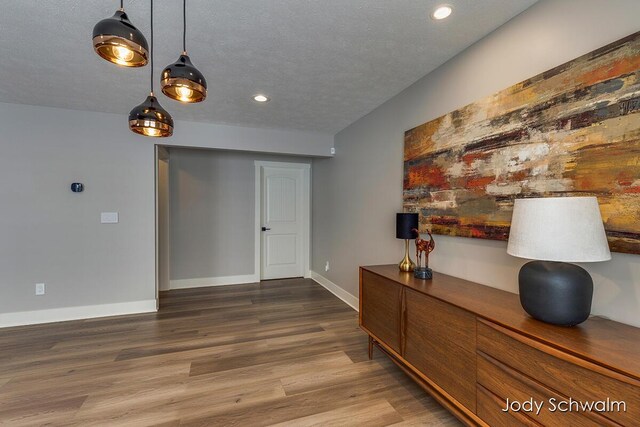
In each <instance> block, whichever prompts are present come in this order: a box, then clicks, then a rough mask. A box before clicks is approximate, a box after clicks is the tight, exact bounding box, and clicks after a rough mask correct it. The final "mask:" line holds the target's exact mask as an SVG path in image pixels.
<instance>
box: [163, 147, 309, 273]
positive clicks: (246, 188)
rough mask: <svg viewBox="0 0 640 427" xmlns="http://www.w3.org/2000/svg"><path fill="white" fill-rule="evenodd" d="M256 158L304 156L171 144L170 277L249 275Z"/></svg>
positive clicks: (293, 159)
mask: <svg viewBox="0 0 640 427" xmlns="http://www.w3.org/2000/svg"><path fill="white" fill-rule="evenodd" d="M255 160H268V161H275V162H297V163H310V162H311V160H310V159H309V158H305V157H296V156H273V155H265V154H258V153H243V152H237V151H220V150H194V149H182V148H171V149H170V160H169V177H170V178H169V179H170V181H169V182H170V184H169V189H170V192H169V200H170V202H169V204H170V224H171V225H170V229H171V238H170V242H171V243H170V245H171V248H170V253H171V280H183V279H197V278H211V277H225V276H240V275H250V274H253V273H254V271H253V270H254V234H255V230H254V205H255V188H254V187H255V166H254V161H255Z"/></svg>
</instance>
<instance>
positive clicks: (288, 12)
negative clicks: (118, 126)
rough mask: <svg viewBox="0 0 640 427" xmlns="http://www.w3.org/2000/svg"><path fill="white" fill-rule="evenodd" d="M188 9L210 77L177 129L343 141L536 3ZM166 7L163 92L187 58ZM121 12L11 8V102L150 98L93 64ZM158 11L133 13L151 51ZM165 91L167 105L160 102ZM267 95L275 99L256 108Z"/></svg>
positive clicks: (140, 84) (236, 3)
mask: <svg viewBox="0 0 640 427" xmlns="http://www.w3.org/2000/svg"><path fill="white" fill-rule="evenodd" d="M439 3H441V2H440V1H435V0H233V1H229V0H224V1H223V0H215V1H213V0H189V1H188V2H187V6H188V9H187V19H188V32H187V50H188V52H189V54H190V56H191V59H192V61H193V62H194V64H195V65H196V66H197V67H198V68H199V69H200V71H202V72H203V73H204V75H205V76H206V78H207V81H208V85H209V95H208V98H207V100H206V101H205V102H204V103H203V104H198V105H187V106H185V105H180V104H178V103H177V102H175V101H172V100H169V99H168V98H166V97H164V96H163V95H160V102H161V103H162V104H163V106H164V107H165V108H166V109H167V110H169V112H170V113H171V114H172V115H173V116H174V118H176V119H183V120H193V121H203V122H215V123H229V124H239V125H247V126H254V127H271V128H283V129H301V130H309V131H319V132H330V133H335V132H337V131H339V130H341V129H343V128H344V127H346V126H347V125H349V124H350V123H352V122H354V121H355V120H357V119H358V118H360V117H362V116H363V115H365V114H367V113H368V112H370V111H371V110H373V109H374V108H375V107H377V106H378V105H380V104H381V103H383V102H384V101H386V100H387V99H389V98H391V97H392V96H393V95H395V94H397V93H398V92H400V91H401V90H402V89H404V88H406V87H407V86H409V85H410V84H411V83H413V82H415V81H416V80H418V79H419V78H420V77H422V76H423V75H425V74H427V73H428V72H430V71H431V70H433V69H434V68H436V67H438V66H439V65H441V64H442V63H444V62H445V61H446V60H448V59H449V58H451V57H453V56H454V55H456V54H457V53H458V52H460V51H461V50H463V49H464V48H466V47H467V46H469V45H470V44H472V43H474V42H475V41H477V40H479V39H480V38H482V37H483V36H485V35H486V34H488V33H489V32H491V31H492V30H494V29H495V28H497V27H499V26H500V25H502V24H503V23H504V22H506V21H508V20H509V19H510V18H512V17H513V16H515V15H517V14H518V13H520V12H522V11H523V10H524V9H526V8H527V7H529V6H531V5H532V4H533V3H535V0H482V1H478V0H448V1H447V3H448V4H451V5H453V6H454V13H453V15H452V16H451V17H450V18H448V19H447V20H444V21H433V20H431V19H430V18H429V13H430V12H431V11H432V9H433V7H434V6H435V5H436V4H439ZM154 6H155V11H154V12H155V22H154V24H155V25H154V29H155V32H156V38H155V48H156V52H155V71H156V87H157V86H158V85H159V84H158V81H159V79H158V76H159V74H160V71H161V70H162V68H163V67H164V66H165V65H167V64H169V63H171V62H174V61H175V60H176V59H177V57H178V55H179V54H180V52H181V30H182V19H181V18H182V7H181V6H182V2H181V1H179V0H157V1H156V2H155V4H154ZM117 7H118V2H117V1H115V0H110V1H105V0H75V1H73V0H57V1H53V0H47V1H44V0H20V1H12V2H9V1H5V2H3V5H2V13H1V14H0V57H1V58H2V60H1V61H0V82H1V83H0V102H9V103H21V104H31V105H44V106H52V107H62V108H70V109H78V110H90V111H102V112H110V113H120V114H128V112H129V111H130V110H131V108H133V107H134V106H135V105H137V104H139V103H140V102H142V101H143V100H144V98H145V96H146V95H147V92H148V85H149V67H148V66H147V67H144V68H139V69H127V68H120V67H118V66H115V65H113V64H110V63H107V62H106V61H104V60H102V59H100V58H99V57H98V56H97V55H96V54H94V52H93V49H92V46H91V32H92V29H93V25H94V24H95V23H96V22H98V21H99V20H100V19H102V18H105V17H107V16H110V15H112V14H113V12H114V11H115V10H116V9H117ZM148 9H149V2H148V1H147V0H135V1H126V0H125V10H126V12H127V13H128V15H129V18H130V19H131V20H132V22H133V23H134V25H136V26H137V27H138V28H139V29H140V30H141V31H142V32H143V33H144V34H145V35H146V36H147V40H149V10H148ZM159 92H160V91H159V90H156V93H159ZM256 93H265V94H267V95H268V96H270V97H271V98H272V100H271V102H269V103H267V104H257V103H255V102H253V101H252V100H251V96H252V95H254V94H256Z"/></svg>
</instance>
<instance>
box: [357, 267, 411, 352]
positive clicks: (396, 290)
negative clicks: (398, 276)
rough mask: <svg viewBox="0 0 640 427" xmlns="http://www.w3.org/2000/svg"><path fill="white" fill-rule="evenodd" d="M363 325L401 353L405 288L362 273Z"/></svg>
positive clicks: (364, 272)
mask: <svg viewBox="0 0 640 427" xmlns="http://www.w3.org/2000/svg"><path fill="white" fill-rule="evenodd" d="M362 283H363V285H362V287H361V292H362V295H360V298H361V304H362V313H360V314H361V316H362V317H361V325H362V326H363V327H364V328H365V329H366V330H368V331H369V332H371V333H372V334H373V335H375V336H376V337H377V338H378V339H379V340H380V341H382V342H383V343H384V344H386V345H388V346H389V347H391V348H392V349H393V350H394V351H395V352H396V353H400V305H401V302H402V300H401V298H402V291H403V288H402V286H401V285H399V284H398V283H395V282H393V281H391V280H388V279H385V278H383V277H380V276H378V275H376V274H373V273H369V272H368V271H363V272H362Z"/></svg>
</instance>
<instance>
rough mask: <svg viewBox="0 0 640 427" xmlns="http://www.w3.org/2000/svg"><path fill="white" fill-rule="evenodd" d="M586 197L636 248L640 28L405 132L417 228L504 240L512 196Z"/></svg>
mask: <svg viewBox="0 0 640 427" xmlns="http://www.w3.org/2000/svg"><path fill="white" fill-rule="evenodd" d="M584 195H590V196H597V198H598V201H599V203H600V210H601V213H602V218H603V220H604V224H605V229H606V231H607V236H608V238H609V244H610V247H611V250H613V251H617V252H627V253H636V254H638V253H640V32H638V33H636V34H633V35H631V36H629V37H626V38H624V39H622V40H619V41H617V42H614V43H612V44H610V45H608V46H605V47H603V48H601V49H598V50H596V51H594V52H591V53H589V54H586V55H584V56H581V57H579V58H577V59H575V60H573V61H570V62H568V63H566V64H564V65H560V66H558V67H556V68H554V69H552V70H549V71H547V72H545V73H542V74H540V75H538V76H535V77H533V78H531V79H528V80H526V81H524V82H521V83H518V84H516V85H514V86H512V87H510V88H508V89H505V90H503V91H501V92H498V93H496V94H495V95H492V96H489V97H487V98H484V99H482V100H479V101H477V102H474V103H472V104H470V105H467V106H465V107H462V108H460V109H458V110H456V111H453V112H451V113H448V114H446V115H444V116H442V117H438V118H437V119H435V120H432V121H430V122H427V123H425V124H423V125H420V126H418V127H416V128H414V129H411V130H409V131H407V132H406V133H405V148H404V207H405V210H406V211H409V212H420V213H421V225H420V226H421V231H423V232H424V231H426V230H427V229H430V230H432V232H434V233H438V234H447V235H452V236H466V237H477V238H483V239H497V240H506V239H507V238H508V236H509V224H510V221H511V212H512V208H513V200H514V199H515V198H522V197H553V196H584Z"/></svg>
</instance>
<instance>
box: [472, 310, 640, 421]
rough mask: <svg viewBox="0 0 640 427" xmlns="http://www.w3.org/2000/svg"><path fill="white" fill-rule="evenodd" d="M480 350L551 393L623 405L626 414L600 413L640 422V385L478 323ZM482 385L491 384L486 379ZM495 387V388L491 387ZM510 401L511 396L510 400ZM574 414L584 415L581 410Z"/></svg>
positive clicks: (597, 366)
mask: <svg viewBox="0 0 640 427" xmlns="http://www.w3.org/2000/svg"><path fill="white" fill-rule="evenodd" d="M477 330H478V336H477V347H478V351H480V352H482V353H485V354H487V355H489V356H491V357H492V358H494V359H496V360H497V361H499V362H501V363H503V364H504V365H506V366H507V367H510V368H511V369H513V370H514V371H519V372H520V373H522V374H524V375H525V376H526V377H529V378H534V379H535V380H536V381H537V382H539V383H540V384H542V385H544V387H545V388H547V389H549V390H550V391H552V392H556V393H558V394H560V395H563V396H566V397H568V398H571V399H573V400H574V401H577V402H578V405H579V404H580V403H588V402H598V401H605V402H606V401H607V400H608V401H609V402H613V401H618V402H620V401H623V402H625V406H626V411H623V410H617V408H616V406H615V405H614V406H613V407H612V410H611V411H609V412H602V413H597V412H595V411H594V412H595V415H599V414H602V415H604V416H606V417H607V418H609V419H611V420H614V421H616V422H618V423H621V424H623V425H637V423H638V420H640V381H637V380H635V379H633V378H630V377H627V376H625V375H622V374H619V373H617V372H614V371H610V370H608V369H606V368H604V367H602V366H599V365H596V364H593V363H590V362H588V361H585V360H582V359H579V358H576V357H574V356H572V355H570V354H567V353H563V352H560V351H558V350H556V349H554V348H552V347H548V346H546V345H544V344H542V343H540V342H538V341H534V340H532V339H530V338H527V337H525V336H522V335H520V334H517V333H515V332H512V331H509V330H507V329H505V328H502V327H500V326H498V325H494V324H492V323H490V322H486V321H483V320H479V321H478V329H477ZM482 381H483V382H484V383H485V384H487V385H489V386H491V385H490V384H488V379H487V378H484V377H483V378H482ZM492 387H493V386H492ZM507 397H508V396H507ZM575 412H580V413H582V414H585V412H583V411H582V409H578V410H576V411H575Z"/></svg>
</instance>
